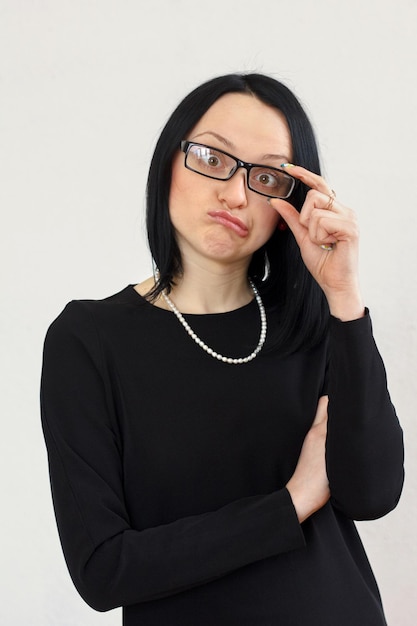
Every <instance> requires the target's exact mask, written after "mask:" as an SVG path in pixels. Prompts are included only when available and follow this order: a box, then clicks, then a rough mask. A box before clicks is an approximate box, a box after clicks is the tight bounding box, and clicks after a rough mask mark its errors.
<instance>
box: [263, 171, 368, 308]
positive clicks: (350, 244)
mask: <svg viewBox="0 0 417 626" xmlns="http://www.w3.org/2000/svg"><path fill="white" fill-rule="evenodd" d="M291 175H292V176H294V178H298V179H299V180H301V181H302V182H303V183H305V184H306V185H308V186H309V187H310V188H311V189H310V191H309V192H308V193H307V196H306V200H305V202H304V204H303V206H302V208H301V211H300V213H298V211H297V210H296V209H295V208H294V207H293V206H292V205H291V204H290V203H289V202H286V201H285V200H279V199H273V198H271V200H270V204H271V206H272V207H274V208H275V209H276V211H277V212H278V213H279V214H280V215H281V217H282V218H283V219H284V220H285V221H286V223H287V224H288V226H289V228H290V229H291V230H292V233H293V235H294V237H295V239H296V241H297V243H298V245H299V247H300V252H301V256H302V258H303V261H304V263H305V265H306V267H307V269H308V270H309V272H310V273H311V274H312V275H313V277H314V278H315V280H316V281H317V282H318V284H319V285H320V287H321V288H322V289H323V291H324V293H325V295H326V298H327V301H328V303H329V307H330V312H331V313H332V315H334V316H335V317H339V318H340V319H342V320H347V319H356V318H358V317H362V316H363V314H364V305H363V301H362V297H361V294H360V289H359V277H358V250H359V231H358V225H357V222H356V217H355V214H354V212H353V211H352V210H351V209H349V208H347V207H345V206H344V205H342V204H341V203H340V202H338V201H337V200H336V198H335V196H334V194H333V192H332V190H331V189H330V188H329V186H328V184H327V183H326V181H325V180H324V179H323V178H322V177H321V176H318V175H317V174H313V173H312V172H309V171H308V170H306V169H304V168H303V167H299V166H292V167H291ZM322 245H332V246H333V247H332V249H331V250H330V251H327V250H323V248H321V246H322Z"/></svg>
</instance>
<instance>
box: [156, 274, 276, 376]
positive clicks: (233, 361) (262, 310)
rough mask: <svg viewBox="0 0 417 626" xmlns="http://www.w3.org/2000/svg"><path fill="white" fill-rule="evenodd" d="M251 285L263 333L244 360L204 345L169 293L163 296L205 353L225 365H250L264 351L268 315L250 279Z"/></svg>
mask: <svg viewBox="0 0 417 626" xmlns="http://www.w3.org/2000/svg"><path fill="white" fill-rule="evenodd" d="M249 284H250V286H251V287H252V291H253V294H254V296H255V299H256V302H257V304H258V307H259V313H260V316H261V333H260V336H259V341H258V345H257V346H256V348H255V350H254V351H253V352H251V354H249V356H245V357H242V358H239V359H233V358H232V357H227V356H223V355H221V354H219V353H218V352H215V351H214V350H212V348H209V347H208V345H207V344H206V343H204V341H203V340H202V339H200V337H199V336H198V335H196V333H195V332H194V331H193V329H192V328H191V327H190V325H189V324H188V322H186V320H185V319H184V317H183V315H182V314H181V313H180V312H179V310H178V309H177V307H176V306H175V304H174V303H173V302H172V300H171V298H170V297H169V296H168V294H167V293H165V291H163V292H162V296H163V298H164V300H165V302H166V303H167V305H168V306H169V308H170V309H171V311H172V312H173V313H175V315H176V316H177V318H178V320H179V321H180V322H181V324H182V325H183V326H184V328H185V330H186V331H187V333H188V334H189V335H190V337H191V339H193V340H194V341H195V343H196V344H197V345H198V346H200V348H202V349H203V350H204V352H207V354H209V355H210V356H212V357H213V358H214V359H218V360H219V361H223V363H230V364H232V365H240V364H242V363H249V361H252V360H253V359H254V358H255V357H256V356H257V354H258V353H259V352H260V351H261V350H262V346H263V345H264V343H265V339H266V313H265V307H264V305H263V302H262V300H261V296H260V295H259V291H258V290H257V288H256V287H255V285H254V283H253V281H252V280H251V279H250V278H249Z"/></svg>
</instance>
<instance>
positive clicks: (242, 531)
mask: <svg viewBox="0 0 417 626" xmlns="http://www.w3.org/2000/svg"><path fill="white" fill-rule="evenodd" d="M108 370H109V368H108V366H107V364H106V363H105V359H104V357H103V354H102V347H101V342H100V340H99V337H98V334H97V332H96V330H95V326H94V324H93V322H92V319H91V318H90V315H89V312H88V311H87V310H86V308H85V307H83V306H82V305H80V304H79V303H73V304H71V305H69V306H68V307H67V309H66V311H65V312H64V313H63V314H62V315H61V316H60V318H58V320H57V321H56V322H55V323H54V324H53V325H52V327H51V329H50V330H49V332H48V335H47V338H46V342H45V352H44V364H43V374H42V420H43V427H44V434H45V439H46V443H47V448H48V455H49V465H50V475H51V486H52V494H53V499H54V507H55V512H56V518H57V523H58V529H59V533H60V538H61V543H62V546H63V550H64V554H65V558H66V561H67V564H68V567H69V571H70V573H71V576H72V579H73V581H74V583H75V585H76V587H77V589H78V591H79V593H80V594H81V595H82V597H83V598H84V599H85V600H86V602H88V603H89V604H90V605H91V606H92V607H93V608H95V609H97V610H108V609H111V608H114V607H116V606H125V605H129V604H134V603H138V602H143V601H147V600H152V599H157V598H163V597H165V596H169V595H171V594H175V593H178V592H180V591H183V590H186V589H189V588H192V587H194V586H197V585H201V584H204V583H207V582H209V581H211V580H215V579H216V578H220V577H221V576H224V575H225V574H227V573H229V572H232V571H233V570H236V569H237V568H239V567H243V566H245V565H247V564H249V563H253V562H255V561H258V560H260V559H264V558H267V557H269V556H272V555H276V554H280V553H284V552H287V551H290V550H295V549H298V548H301V547H303V546H304V537H303V533H302V531H301V529H300V526H299V523H298V519H297V516H296V512H295V510H294V507H293V504H292V501H291V498H290V496H289V494H288V491H287V490H286V489H281V490H279V491H277V492H275V493H271V494H266V495H259V496H255V497H248V498H243V499H240V500H236V501H234V502H231V503H229V504H228V505H226V506H224V507H222V508H220V509H218V510H216V511H211V512H206V513H203V514H198V515H193V516H189V517H185V518H182V519H177V520H176V521H173V522H172V523H168V524H164V525H160V526H155V527H153V528H133V527H132V525H131V523H130V520H129V512H128V503H126V502H125V496H124V488H123V437H122V436H121V433H120V428H121V426H120V424H119V422H118V415H117V411H116V409H115V400H114V394H113V385H114V380H113V379H111V378H110V375H109V371H108Z"/></svg>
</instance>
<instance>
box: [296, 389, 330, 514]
mask: <svg viewBox="0 0 417 626" xmlns="http://www.w3.org/2000/svg"><path fill="white" fill-rule="evenodd" d="M328 401H329V399H328V396H322V397H321V398H320V400H319V402H318V405H317V412H316V416H315V418H314V422H313V424H312V426H311V428H310V430H309V431H308V433H307V435H306V437H305V439H304V443H303V447H302V449H301V454H300V457H299V459H298V463H297V467H296V468H295V472H294V474H293V475H292V477H291V478H290V480H289V482H288V483H287V485H286V486H287V489H288V491H289V493H290V496H291V499H292V501H293V504H294V508H295V510H296V512H297V516H298V519H299V522H300V524H301V522H304V520H305V519H307V517H309V516H310V515H312V514H313V513H315V512H316V511H318V509H321V507H322V506H324V505H325V504H326V502H327V501H328V499H329V498H330V491H329V482H328V480H327V474H326V463H325V445H326V433H327V405H328Z"/></svg>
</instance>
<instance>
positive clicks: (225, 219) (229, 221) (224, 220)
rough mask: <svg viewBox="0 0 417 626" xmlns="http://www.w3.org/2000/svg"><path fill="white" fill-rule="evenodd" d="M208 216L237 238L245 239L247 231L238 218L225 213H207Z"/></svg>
mask: <svg viewBox="0 0 417 626" xmlns="http://www.w3.org/2000/svg"><path fill="white" fill-rule="evenodd" d="M208 215H209V216H210V217H211V218H212V219H213V220H214V221H215V222H217V223H218V224H222V225H223V226H225V227H226V228H230V230H233V231H234V232H235V233H236V234H237V235H239V237H247V235H248V234H249V229H248V227H247V226H246V224H244V223H243V222H242V220H240V219H239V218H238V217H235V216H234V215H231V214H230V213H228V212H227V211H209V212H208Z"/></svg>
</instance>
